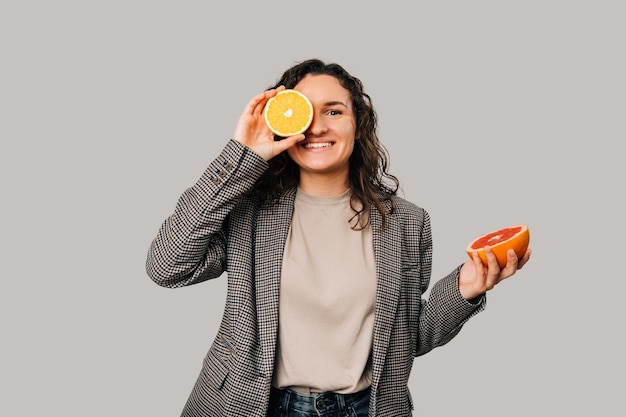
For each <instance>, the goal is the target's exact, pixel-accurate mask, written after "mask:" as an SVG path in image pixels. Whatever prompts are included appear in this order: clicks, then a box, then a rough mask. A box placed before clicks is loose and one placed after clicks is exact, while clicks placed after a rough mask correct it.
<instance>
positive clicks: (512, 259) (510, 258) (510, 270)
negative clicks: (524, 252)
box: [500, 249, 519, 279]
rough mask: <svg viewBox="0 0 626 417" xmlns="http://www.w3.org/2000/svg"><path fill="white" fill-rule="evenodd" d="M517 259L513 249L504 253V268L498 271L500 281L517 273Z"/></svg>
mask: <svg viewBox="0 0 626 417" xmlns="http://www.w3.org/2000/svg"><path fill="white" fill-rule="evenodd" d="M518 262H519V260H518V258H517V254H516V253H515V251H514V250H513V249H509V250H508V251H507V253H506V266H505V267H504V268H503V269H502V271H500V277H501V279H505V278H508V277H510V276H511V275H513V274H514V273H515V271H517V269H518Z"/></svg>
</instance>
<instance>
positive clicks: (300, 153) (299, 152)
mask: <svg viewBox="0 0 626 417" xmlns="http://www.w3.org/2000/svg"><path fill="white" fill-rule="evenodd" d="M294 89H295V90H298V91H300V92H302V93H304V94H305V95H306V96H307V97H308V98H309V99H310V100H311V103H312V104H313V122H312V123H311V126H310V127H309V129H308V130H307V131H306V132H305V136H306V138H305V139H304V140H303V141H302V142H300V143H298V144H297V145H295V146H293V147H291V148H289V150H288V153H289V156H290V157H291V159H293V161H294V162H295V163H296V164H297V165H298V166H299V167H300V181H301V183H302V182H303V181H307V180H310V179H316V180H319V179H322V178H324V179H327V180H332V181H333V182H334V183H342V185H343V186H344V187H345V186H347V185H348V166H349V165H348V164H349V162H348V161H349V158H350V155H351V154H352V151H353V149H354V142H355V131H356V121H355V115H354V111H353V108H352V100H351V98H350V93H349V91H348V90H346V89H345V88H344V87H342V86H341V84H340V83H339V80H337V78H335V77H333V76H331V75H325V74H321V75H312V74H309V75H307V76H305V77H304V78H303V79H302V80H300V82H298V84H296V86H295V87H294Z"/></svg>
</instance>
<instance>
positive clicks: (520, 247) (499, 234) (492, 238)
mask: <svg viewBox="0 0 626 417" xmlns="http://www.w3.org/2000/svg"><path fill="white" fill-rule="evenodd" d="M529 243H530V231H529V230H528V226H527V225H525V224H519V225H515V226H509V227H504V228H502V229H499V230H495V231H493V232H490V233H486V234H484V235H482V236H480V237H477V238H476V239H474V240H473V241H472V242H471V243H470V244H469V245H467V247H466V248H465V251H466V252H467V254H468V255H469V257H470V258H472V254H473V253H474V252H478V256H479V257H480V259H481V260H482V261H483V264H485V265H487V256H486V255H485V249H484V247H485V246H487V245H489V246H490V247H491V249H492V250H493V253H494V254H495V255H496V259H498V264H499V265H500V268H504V267H505V266H506V260H507V252H508V251H509V249H513V250H514V251H515V254H516V255H517V257H518V258H522V256H524V254H525V253H526V249H528V244H529Z"/></svg>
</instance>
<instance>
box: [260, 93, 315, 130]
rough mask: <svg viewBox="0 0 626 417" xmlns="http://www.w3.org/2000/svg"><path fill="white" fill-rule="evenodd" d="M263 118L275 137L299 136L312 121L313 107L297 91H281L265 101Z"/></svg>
mask: <svg viewBox="0 0 626 417" xmlns="http://www.w3.org/2000/svg"><path fill="white" fill-rule="evenodd" d="M263 117H264V118H265V123H266V124H267V127H269V129H270V130H271V131H272V132H274V134H275V135H277V136H281V137H288V136H293V135H299V134H300V133H304V132H305V131H306V130H307V129H308V128H309V126H310V125H311V122H312V121H313V105H312V104H311V101H310V100H309V99H308V97H307V96H305V95H304V94H302V93H301V92H299V91H297V90H292V89H287V90H282V91H280V92H278V93H277V94H276V95H275V96H274V97H272V98H270V99H269V100H268V101H267V104H265V109H264V110H263Z"/></svg>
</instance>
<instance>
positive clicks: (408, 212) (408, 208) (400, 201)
mask: <svg viewBox="0 0 626 417" xmlns="http://www.w3.org/2000/svg"><path fill="white" fill-rule="evenodd" d="M392 201H393V204H394V206H395V207H394V209H393V212H392V214H396V215H399V216H427V215H428V213H427V211H426V209H424V208H423V207H421V206H418V205H417V204H415V203H413V202H411V201H409V200H406V199H404V198H402V197H399V196H397V195H396V196H393V197H392Z"/></svg>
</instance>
